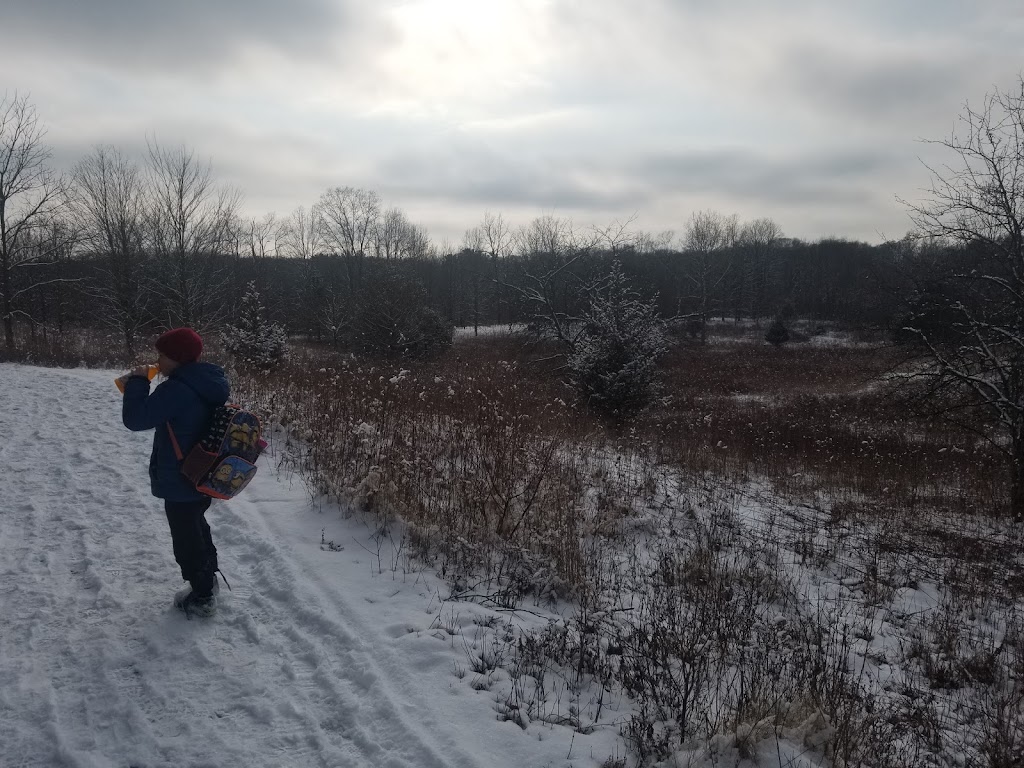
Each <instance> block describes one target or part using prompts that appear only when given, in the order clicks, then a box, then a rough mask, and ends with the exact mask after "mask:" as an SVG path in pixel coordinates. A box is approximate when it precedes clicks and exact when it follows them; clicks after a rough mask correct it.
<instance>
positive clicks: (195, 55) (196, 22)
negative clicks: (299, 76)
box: [0, 0, 367, 76]
mask: <svg viewBox="0 0 1024 768" xmlns="http://www.w3.org/2000/svg"><path fill="white" fill-rule="evenodd" d="M357 8H358V5H357V4H356V3H355V2H353V1H352V0H336V1H334V2H332V0H289V2H287V3H284V2H279V0H217V2H207V1H204V0H174V2H169V1H168V0H13V2H12V1H11V0H7V2H5V3H4V7H3V10H2V11H0V25H2V26H3V28H4V30H5V41H4V44H5V46H9V47H13V48H15V49H17V50H20V51H21V52H23V53H26V52H31V53H32V55H34V56H41V55H55V56H59V57H62V58H67V59H78V60H79V61H83V60H85V61H93V62H97V63H101V64H105V65H108V66H112V67H117V68H121V69H122V70H123V71H124V74H126V75H129V76H130V75H132V74H134V73H135V72H138V71H140V70H141V71H152V70H164V71H169V72H174V71H186V72H196V71H207V72H208V71H209V70H210V68H211V67H213V68H215V67H217V66H218V65H219V64H221V63H223V62H224V61H226V60H228V59H230V58H231V57H232V56H233V55H235V54H236V53H237V52H238V51H239V49H240V48H242V47H243V46H257V47H260V48H263V49H276V50H278V51H280V52H282V53H286V54H287V55H289V56H298V57H303V56H305V57H310V58H314V57H316V56H318V55H322V54H324V53H325V52H326V51H328V49H329V48H330V47H331V45H332V42H333V40H334V39H335V38H336V37H338V36H342V35H351V36H352V38H353V39H358V38H359V36H360V35H361V34H365V32H366V30H365V28H360V26H362V27H365V25H366V23H367V21H366V19H365V18H364V17H362V16H360V15H359V14H357V13H356V9H357Z"/></svg>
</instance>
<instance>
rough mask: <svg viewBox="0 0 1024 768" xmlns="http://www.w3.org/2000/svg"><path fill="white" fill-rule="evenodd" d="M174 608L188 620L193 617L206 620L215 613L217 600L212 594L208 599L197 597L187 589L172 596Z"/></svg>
mask: <svg viewBox="0 0 1024 768" xmlns="http://www.w3.org/2000/svg"><path fill="white" fill-rule="evenodd" d="M174 607H175V608H177V609H179V610H182V611H184V612H185V615H186V616H188V617H189V618H190V619H191V618H192V617H193V616H199V617H200V618H208V617H210V616H213V614H215V613H216V612H217V598H216V597H214V596H213V595H212V594H211V595H209V596H208V597H198V596H196V594H195V593H194V592H193V591H192V588H191V587H188V588H187V589H183V590H181V591H180V592H178V593H177V594H175V595H174Z"/></svg>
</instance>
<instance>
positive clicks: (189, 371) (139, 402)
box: [121, 363, 230, 501]
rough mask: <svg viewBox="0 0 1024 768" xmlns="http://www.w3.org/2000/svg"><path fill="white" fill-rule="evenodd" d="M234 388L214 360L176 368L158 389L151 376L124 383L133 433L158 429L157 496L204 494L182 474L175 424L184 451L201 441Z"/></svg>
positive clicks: (153, 464)
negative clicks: (153, 386) (173, 440)
mask: <svg viewBox="0 0 1024 768" xmlns="http://www.w3.org/2000/svg"><path fill="white" fill-rule="evenodd" d="M229 393H230V388H229V386H228V380H227V377H225V375H224V370H223V369H222V368H221V367H220V366H217V365H214V364H213V363H187V364H185V365H182V366H179V367H178V368H176V369H175V370H174V371H173V372H172V373H171V375H170V376H168V377H167V380H166V381H163V382H161V383H160V384H159V385H158V386H157V388H156V389H154V390H153V393H152V394H150V392H149V380H148V379H146V378H145V377H144V376H132V377H131V378H130V379H128V381H127V382H126V383H125V385H124V402H123V404H122V406H121V418H122V420H123V421H124V425H125V426H126V427H128V429H130V430H132V431H133V432H140V431H142V430H144V429H154V428H155V429H156V433H155V434H154V435H153V453H152V455H151V456H150V458H149V479H150V484H151V487H152V491H153V495H154V496H156V497H157V498H159V499H165V500H167V501H200V500H202V499H205V498H208V497H206V496H204V495H203V494H201V493H199V492H198V491H197V490H196V489H195V487H194V486H189V483H188V481H187V480H186V479H185V478H184V477H183V476H182V475H181V471H180V467H181V463H180V462H179V461H178V457H177V456H176V455H175V453H174V447H173V446H172V445H171V436H170V433H169V432H168V431H167V424H168V423H170V425H171V428H172V429H173V430H174V436H175V437H176V438H177V440H178V445H179V446H181V450H182V452H183V453H186V454H187V453H188V452H189V449H190V448H191V447H192V446H193V445H194V444H195V443H196V442H197V441H198V440H199V438H200V437H201V436H202V433H203V431H204V430H205V429H206V428H207V426H208V425H209V420H210V414H211V412H212V410H213V408H214V407H215V406H218V405H222V404H223V403H225V402H226V401H227V399H228V394H229Z"/></svg>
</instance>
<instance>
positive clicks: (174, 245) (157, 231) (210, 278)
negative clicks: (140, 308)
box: [149, 144, 240, 327]
mask: <svg viewBox="0 0 1024 768" xmlns="http://www.w3.org/2000/svg"><path fill="white" fill-rule="evenodd" d="M149 170H150V194H151V199H150V208H149V235H150V238H151V241H152V246H153V250H154V253H155V255H156V256H157V257H159V259H160V268H161V271H162V272H163V275H162V276H161V277H162V279H161V280H159V281H158V283H157V286H156V289H157V291H158V292H159V294H160V295H161V296H162V297H163V298H164V300H165V304H166V306H165V311H166V314H167V320H166V322H167V323H168V324H169V325H190V326H197V327H203V326H205V325H207V324H210V323H212V322H215V321H217V320H219V319H221V316H222V315H223V314H224V313H225V311H226V307H225V302H224V301H223V288H224V285H223V283H224V281H225V276H224V275H223V274H221V271H220V270H219V269H218V268H217V264H216V261H215V260H214V258H213V257H214V256H215V255H216V254H217V253H218V252H219V250H220V249H222V248H223V247H224V245H225V243H226V242H227V239H228V237H227V235H228V232H229V229H230V224H231V222H232V220H233V219H235V218H236V216H235V214H236V211H237V209H238V205H239V201H240V194H239V193H238V192H237V191H235V190H231V189H218V188H216V187H215V186H214V181H213V172H212V170H211V167H210V164H209V163H206V164H203V163H200V162H199V161H198V160H196V158H195V155H194V153H193V152H192V151H190V150H188V149H186V148H185V147H179V148H178V149H173V150H172V149H164V148H162V147H160V146H158V145H156V144H150V146H149Z"/></svg>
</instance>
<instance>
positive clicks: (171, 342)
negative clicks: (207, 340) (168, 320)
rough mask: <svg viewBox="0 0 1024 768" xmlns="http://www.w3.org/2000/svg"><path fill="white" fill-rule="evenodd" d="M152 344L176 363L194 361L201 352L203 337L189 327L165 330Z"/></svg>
mask: <svg viewBox="0 0 1024 768" xmlns="http://www.w3.org/2000/svg"><path fill="white" fill-rule="evenodd" d="M153 346H154V347H156V349H157V352H163V353H164V354H165V355H167V356H168V357H169V358H171V360H173V361H174V362H176V363H194V362H195V361H196V360H198V359H199V356H200V355H201V354H203V338H202V336H200V335H199V334H198V333H196V332H195V331H193V330H192V329H191V328H175V329H173V330H170V331H167V333H164V334H162V335H161V336H160V338H158V339H157V340H156V342H154V344H153Z"/></svg>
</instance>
